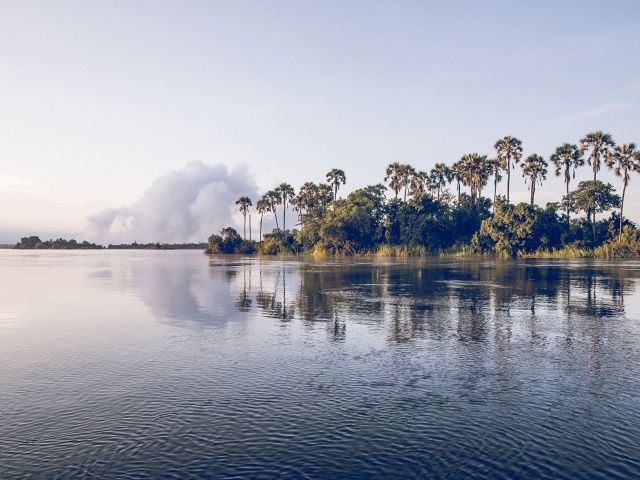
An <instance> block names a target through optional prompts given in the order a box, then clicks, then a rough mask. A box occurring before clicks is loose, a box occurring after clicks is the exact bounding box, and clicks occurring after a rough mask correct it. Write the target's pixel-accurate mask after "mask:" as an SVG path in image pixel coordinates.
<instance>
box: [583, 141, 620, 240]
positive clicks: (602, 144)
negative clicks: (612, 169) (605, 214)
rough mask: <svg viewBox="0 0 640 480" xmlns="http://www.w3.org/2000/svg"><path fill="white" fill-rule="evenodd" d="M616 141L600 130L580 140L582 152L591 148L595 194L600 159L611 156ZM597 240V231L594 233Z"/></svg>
mask: <svg viewBox="0 0 640 480" xmlns="http://www.w3.org/2000/svg"><path fill="white" fill-rule="evenodd" d="M615 145H616V143H615V142H614V141H613V138H612V137H611V135H609V134H608V133H602V132H601V131H600V130H598V131H597V132H590V133H587V134H586V135H585V136H584V138H583V139H581V140H580V154H581V155H584V153H585V152H586V151H587V150H591V155H589V156H588V157H587V163H588V164H589V165H590V166H591V168H592V169H593V194H594V195H597V189H598V183H597V182H596V178H597V176H598V172H599V171H600V161H601V159H602V160H604V159H606V158H607V157H608V156H609V153H610V148H612V147H615ZM595 223H596V214H595V211H594V213H593V225H594V227H593V228H594V232H595ZM594 241H595V233H594Z"/></svg>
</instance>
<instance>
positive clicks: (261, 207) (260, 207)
mask: <svg viewBox="0 0 640 480" xmlns="http://www.w3.org/2000/svg"><path fill="white" fill-rule="evenodd" d="M256 210H257V211H258V213H259V214H260V241H261V242H262V218H263V217H264V214H265V213H267V212H270V211H271V201H270V200H269V197H267V195H266V194H265V195H263V196H262V198H261V199H260V200H258V202H257V203H256Z"/></svg>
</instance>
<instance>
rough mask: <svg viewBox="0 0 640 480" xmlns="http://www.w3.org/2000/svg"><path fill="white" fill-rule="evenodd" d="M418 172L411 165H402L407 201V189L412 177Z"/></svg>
mask: <svg viewBox="0 0 640 480" xmlns="http://www.w3.org/2000/svg"><path fill="white" fill-rule="evenodd" d="M415 173H416V170H415V168H413V167H412V166H411V165H400V178H401V182H402V186H403V187H404V201H405V202H406V201H407V190H408V188H409V186H410V185H411V177H412V176H413V175H414V174H415Z"/></svg>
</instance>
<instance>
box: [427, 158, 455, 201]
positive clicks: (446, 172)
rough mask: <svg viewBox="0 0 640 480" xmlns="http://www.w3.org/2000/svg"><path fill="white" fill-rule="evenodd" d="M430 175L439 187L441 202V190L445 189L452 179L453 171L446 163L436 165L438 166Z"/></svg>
mask: <svg viewBox="0 0 640 480" xmlns="http://www.w3.org/2000/svg"><path fill="white" fill-rule="evenodd" d="M430 173H431V177H432V178H433V180H434V183H435V185H436V186H437V187H438V201H440V189H441V188H442V187H444V185H445V184H446V182H447V181H449V179H450V178H451V170H450V169H449V167H447V165H446V164H444V163H436V166H435V167H434V168H433V169H432V170H431V172H430Z"/></svg>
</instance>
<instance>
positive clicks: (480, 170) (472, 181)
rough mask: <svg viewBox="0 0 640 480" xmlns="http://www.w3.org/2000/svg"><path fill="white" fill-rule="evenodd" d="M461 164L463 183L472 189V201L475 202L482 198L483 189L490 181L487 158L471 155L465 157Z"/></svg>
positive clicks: (475, 154)
mask: <svg viewBox="0 0 640 480" xmlns="http://www.w3.org/2000/svg"><path fill="white" fill-rule="evenodd" d="M459 163H460V169H461V171H462V176H461V180H462V183H463V184H464V185H466V186H467V187H469V188H470V189H471V192H470V193H471V201H472V202H475V200H476V198H478V199H479V198H480V195H481V193H482V188H483V187H484V186H485V185H486V184H487V181H488V179H489V173H488V168H487V156H486V155H482V156H480V155H478V154H477V153H469V154H467V155H464V156H463V157H462V158H461V159H460V162H459Z"/></svg>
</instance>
